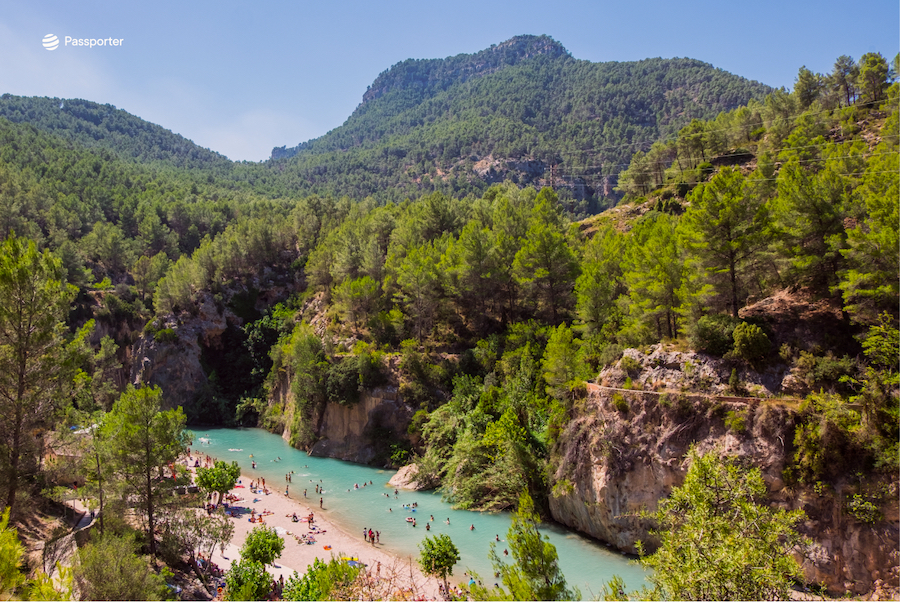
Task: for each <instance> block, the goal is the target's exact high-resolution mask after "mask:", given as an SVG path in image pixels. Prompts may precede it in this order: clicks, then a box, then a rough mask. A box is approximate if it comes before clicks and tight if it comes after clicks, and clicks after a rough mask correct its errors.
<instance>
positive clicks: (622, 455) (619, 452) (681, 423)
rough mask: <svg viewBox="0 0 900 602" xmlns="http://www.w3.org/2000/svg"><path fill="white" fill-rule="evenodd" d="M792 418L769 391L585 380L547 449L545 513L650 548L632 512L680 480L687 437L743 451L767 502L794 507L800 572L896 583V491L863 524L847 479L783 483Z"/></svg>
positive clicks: (841, 584) (817, 577)
mask: <svg viewBox="0 0 900 602" xmlns="http://www.w3.org/2000/svg"><path fill="white" fill-rule="evenodd" d="M614 395H616V396H618V397H616V398H615V399H614V397H613V396H614ZM626 407H627V409H626ZM729 412H731V413H732V414H731V416H732V417H734V416H739V417H741V419H742V422H743V426H742V427H740V428H738V427H737V426H736V423H735V422H733V421H729V423H728V424H727V423H726V420H725V418H726V417H728V416H729ZM795 421H796V413H795V411H794V410H792V409H790V408H789V407H787V406H785V405H783V404H781V403H778V402H775V401H755V400H734V399H733V398H731V399H729V398H716V397H713V396H705V395H686V394H677V393H674V394H673V393H667V394H664V393H654V392H649V391H627V392H626V391H611V390H607V389H605V388H601V387H598V386H596V385H594V386H591V387H589V395H588V398H587V400H586V401H585V403H584V404H583V405H582V406H580V407H579V408H578V409H577V411H576V416H575V417H574V419H573V420H572V421H571V422H570V423H569V424H568V425H567V426H566V428H565V429H564V430H563V432H562V433H561V434H560V437H559V440H558V443H557V445H556V447H555V449H554V454H555V456H556V461H555V466H556V469H555V472H554V473H553V474H552V477H551V482H552V494H551V497H550V511H551V514H552V516H553V518H554V519H555V520H557V521H559V522H560V523H562V524H564V525H567V526H569V527H571V528H574V529H577V530H579V531H582V532H584V533H587V534H589V535H591V536H593V537H596V538H598V539H602V540H604V541H607V542H609V543H610V544H612V545H614V546H615V547H617V548H618V549H620V550H622V551H626V552H630V553H634V552H635V551H636V549H635V545H634V544H635V542H636V541H637V540H641V541H643V542H644V543H645V544H647V545H649V547H650V548H651V549H652V546H653V545H655V542H654V541H653V538H652V537H651V536H650V535H649V529H650V527H651V525H649V524H647V522H646V521H645V520H643V519H641V518H640V516H639V513H640V511H641V510H644V509H646V510H651V511H652V510H653V509H655V508H656V507H657V502H658V501H659V500H660V499H663V498H664V497H666V496H667V495H668V494H669V493H670V492H671V490H672V488H673V487H676V486H679V485H681V483H682V482H683V480H684V476H685V474H686V472H687V466H686V465H685V455H686V453H687V451H688V449H689V448H690V446H691V445H696V446H697V447H698V449H699V451H701V452H707V451H711V450H719V451H720V452H721V453H725V454H729V455H737V456H739V457H742V458H746V459H747V460H748V461H749V462H750V463H752V464H753V465H754V466H758V467H759V468H760V469H761V470H762V473H763V478H764V479H765V481H766V484H767V486H768V488H769V491H770V499H769V502H770V503H771V504H772V505H773V506H777V507H781V508H790V509H796V508H800V509H802V510H804V512H805V513H806V516H807V519H806V520H805V521H804V522H803V523H802V525H801V526H800V531H801V532H802V533H803V534H804V535H806V536H808V537H810V538H811V539H812V540H813V541H814V542H815V544H814V546H813V550H812V554H810V555H809V556H808V557H807V558H804V559H802V567H803V570H804V573H805V576H806V579H807V580H808V581H809V582H812V583H822V584H824V585H826V586H827V587H829V588H830V589H832V590H833V591H839V592H844V591H850V592H853V593H858V594H859V593H864V592H868V591H871V590H872V589H873V588H874V587H875V583H876V581H878V580H881V581H882V582H885V583H889V584H891V585H896V582H897V577H898V568H897V567H898V546H900V533H898V522H897V521H898V506H897V502H896V498H897V495H896V491H894V493H893V495H892V498H888V499H893V501H891V502H889V503H888V504H887V505H886V507H885V508H884V509H883V511H884V519H883V520H881V521H878V522H876V523H874V524H864V523H862V522H859V521H857V520H856V519H855V518H853V517H852V516H849V515H848V514H847V513H846V510H845V508H846V497H847V496H849V495H850V492H851V489H852V488H851V486H850V484H849V483H848V484H844V485H839V486H837V487H835V489H834V490H833V491H831V492H825V493H823V494H822V495H819V494H818V493H816V492H815V491H813V490H812V489H810V488H802V487H800V486H799V485H795V486H794V487H792V488H788V487H787V486H786V485H785V483H784V481H783V479H782V474H783V470H784V468H785V465H786V462H788V461H789V460H790V455H789V454H790V453H791V444H792V441H793V426H794V423H795ZM729 424H730V426H729Z"/></svg>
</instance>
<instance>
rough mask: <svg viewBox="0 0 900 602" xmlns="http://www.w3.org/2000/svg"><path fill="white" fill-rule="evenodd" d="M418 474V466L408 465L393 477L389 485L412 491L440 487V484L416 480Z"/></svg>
mask: <svg viewBox="0 0 900 602" xmlns="http://www.w3.org/2000/svg"><path fill="white" fill-rule="evenodd" d="M418 472H419V467H418V465H416V464H407V465H406V466H404V467H402V468H401V469H400V470H398V471H397V473H396V474H395V475H394V476H392V477H391V480H390V481H388V485H391V486H392V487H399V488H401V489H412V490H414V491H423V490H426V489H434V488H435V487H436V486H437V485H438V483H434V482H427V481H418V480H416V476H417V475H416V473H418Z"/></svg>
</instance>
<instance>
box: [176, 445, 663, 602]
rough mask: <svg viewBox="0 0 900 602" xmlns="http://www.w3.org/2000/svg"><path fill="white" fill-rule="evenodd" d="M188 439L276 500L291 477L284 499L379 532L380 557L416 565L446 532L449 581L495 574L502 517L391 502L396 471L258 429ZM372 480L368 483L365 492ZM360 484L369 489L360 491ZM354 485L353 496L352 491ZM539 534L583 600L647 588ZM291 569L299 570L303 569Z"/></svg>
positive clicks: (506, 520) (572, 538) (352, 528)
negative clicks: (323, 454) (620, 583)
mask: <svg viewBox="0 0 900 602" xmlns="http://www.w3.org/2000/svg"><path fill="white" fill-rule="evenodd" d="M194 433H195V435H196V438H195V439H194V447H193V448H192V450H193V451H196V452H201V453H204V454H208V455H209V456H211V457H215V458H217V459H219V460H225V461H227V462H231V461H236V462H237V463H238V464H239V465H240V466H241V470H242V471H243V472H244V474H247V475H252V476H254V477H257V476H258V477H264V478H265V479H266V483H267V484H268V485H270V486H274V488H275V491H278V492H279V493H284V486H285V480H284V476H285V474H287V473H289V472H291V471H294V474H293V475H292V477H291V478H292V482H291V484H290V488H289V492H290V497H291V498H293V499H295V500H299V501H301V502H303V501H304V495H303V492H304V489H306V490H307V492H306V494H307V496H308V497H307V499H306V501H307V502H309V504H310V506H311V507H313V509H316V508H315V507H316V506H318V504H319V497H322V498H324V512H325V515H326V517H327V518H328V519H329V520H331V521H332V522H334V523H335V524H337V525H338V526H340V527H341V528H342V529H343V530H344V531H346V532H347V533H349V534H350V535H351V536H352V535H356V536H358V537H359V538H360V541H362V530H363V528H364V527H366V528H369V527H371V528H372V529H373V530H378V531H381V544H382V547H384V548H385V549H386V550H388V551H390V552H392V553H394V554H397V555H398V556H401V557H410V556H412V557H413V558H416V557H418V554H419V549H418V544H419V542H420V541H422V539H424V538H425V536H426V535H434V534H439V533H446V534H448V535H450V537H451V538H452V540H453V543H454V544H456V546H457V548H459V552H460V556H461V559H460V561H459V564H457V565H456V567H455V568H454V570H453V578H454V581H462V580H463V572H464V571H474V572H476V573H478V574H479V575H480V576H481V577H482V578H483V580H484V581H485V583H487V582H488V580H492V575H493V569H492V567H491V563H490V560H489V558H488V553H489V551H490V544H491V542H495V539H496V537H497V536H499V537H500V542H499V543H497V542H495V543H496V545H497V551H498V552H499V553H500V554H501V556H502V554H503V549H504V547H505V541H506V532H507V530H508V529H509V525H510V515H509V514H508V513H505V512H502V513H487V512H470V511H466V510H454V509H453V508H452V507H451V505H450V504H449V503H447V502H444V501H443V500H441V495H440V493H438V492H431V491H408V490H403V489H401V490H399V492H398V494H397V495H396V496H395V494H394V488H393V487H391V486H389V485H388V481H389V480H390V478H391V477H392V476H393V475H394V473H395V471H393V470H387V469H380V468H375V467H372V466H363V465H361V464H354V463H352V462H343V461H341V460H334V459H331V458H317V457H312V456H308V455H307V454H306V452H303V451H300V450H297V449H294V448H292V447H291V446H290V445H288V444H287V443H286V442H285V441H284V440H283V439H282V438H281V437H280V436H278V435H275V434H272V433H269V432H266V431H264V430H262V429H203V430H201V429H200V428H198V429H195V430H194ZM201 439H202V441H201ZM207 440H208V443H207V442H205V441H207ZM231 450H235V451H231ZM251 454H252V455H253V458H252V459H251V457H250V455H251ZM278 458H281V459H280V460H278ZM254 460H255V461H256V462H257V468H256V469H255V470H254V469H253V468H252V466H251V463H252V462H253V461H254ZM370 481H371V482H372V484H371V485H368V483H369V482H370ZM363 483H366V484H367V485H366V486H365V487H363ZM316 484H320V485H321V487H322V489H324V494H323V495H322V496H320V495H318V494H316V493H315V485H316ZM357 484H358V485H359V489H356V488H355V487H354V486H355V485H357ZM413 503H415V504H417V508H416V510H415V512H410V511H409V510H407V509H405V508H404V505H411V504H413ZM316 511H318V510H317V509H316ZM431 515H434V522H432V523H431V532H430V533H429V532H428V531H426V530H425V523H426V522H427V521H428V520H429V518H430V516H431ZM407 516H413V517H415V518H416V519H417V520H416V522H417V524H418V526H417V527H412V526H411V525H410V524H409V523H407V522H406V517H407ZM448 520H449V524H447V521H448ZM471 526H474V527H475V529H474V530H472V529H471V528H470V527H471ZM541 533H542V534H545V535H547V536H548V537H549V538H550V542H551V543H552V544H553V545H554V546H556V550H557V552H558V554H559V563H560V567H561V568H562V571H563V573H564V574H565V576H566V580H567V581H568V583H569V585H570V586H577V587H579V588H580V589H581V595H582V597H583V598H585V599H591V598H596V597H597V596H598V595H599V594H600V592H601V591H602V588H603V585H604V584H605V583H606V582H607V581H609V579H610V578H612V576H613V575H619V576H620V577H622V578H623V579H624V580H625V583H626V585H627V586H628V588H629V589H630V590H633V589H637V588H639V587H641V586H642V585H644V584H645V583H646V582H645V573H644V571H643V569H641V567H639V566H637V565H636V564H634V563H633V562H632V561H631V560H630V559H629V558H627V557H625V556H623V555H621V554H618V553H616V552H613V551H611V550H609V549H607V548H606V547H605V546H604V545H602V544H599V543H597V542H596V541H594V540H591V539H588V538H586V537H583V536H581V535H578V534H576V533H574V532H572V531H569V530H567V529H565V528H562V527H560V526H558V525H553V524H544V525H542V526H541ZM510 559H511V557H510ZM293 568H295V569H297V570H299V571H302V570H303V569H304V568H305V567H293Z"/></svg>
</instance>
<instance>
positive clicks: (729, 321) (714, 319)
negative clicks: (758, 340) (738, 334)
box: [691, 314, 740, 357]
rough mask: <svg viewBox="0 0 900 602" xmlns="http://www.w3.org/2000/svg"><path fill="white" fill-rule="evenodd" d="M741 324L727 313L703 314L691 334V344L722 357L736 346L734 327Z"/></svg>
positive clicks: (697, 348)
mask: <svg viewBox="0 0 900 602" xmlns="http://www.w3.org/2000/svg"><path fill="white" fill-rule="evenodd" d="M738 324H740V320H737V319H735V318H733V317H731V316H729V315H727V314H715V315H710V316H703V317H702V318H700V319H699V320H697V324H696V325H695V326H694V332H693V333H692V334H691V346H692V347H693V348H694V349H696V350H697V351H702V352H704V353H708V354H710V355H715V356H718V357H722V356H723V355H725V354H726V353H728V352H729V351H731V349H732V347H733V346H734V336H733V333H734V329H735V327H736V326H737V325H738Z"/></svg>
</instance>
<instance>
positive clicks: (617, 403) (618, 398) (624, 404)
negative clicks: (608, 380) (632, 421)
mask: <svg viewBox="0 0 900 602" xmlns="http://www.w3.org/2000/svg"><path fill="white" fill-rule="evenodd" d="M612 404H613V407H614V408H616V409H617V410H618V411H620V412H622V413H623V414H627V413H628V410H630V409H631V407H630V406H629V405H628V401H627V400H626V399H625V396H624V395H622V394H621V393H614V394H613V396H612Z"/></svg>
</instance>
